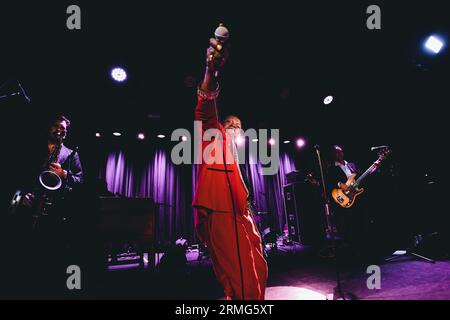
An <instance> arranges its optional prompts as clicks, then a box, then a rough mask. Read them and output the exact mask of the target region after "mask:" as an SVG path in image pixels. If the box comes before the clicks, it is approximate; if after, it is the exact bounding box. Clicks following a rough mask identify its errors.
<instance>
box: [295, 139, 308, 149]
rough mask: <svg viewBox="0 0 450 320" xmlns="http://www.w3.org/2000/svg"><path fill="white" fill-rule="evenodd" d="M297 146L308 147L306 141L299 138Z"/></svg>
mask: <svg viewBox="0 0 450 320" xmlns="http://www.w3.org/2000/svg"><path fill="white" fill-rule="evenodd" d="M296 144H297V147H299V148H303V147H304V146H305V145H306V141H305V139H303V138H298V139H297V142H296Z"/></svg>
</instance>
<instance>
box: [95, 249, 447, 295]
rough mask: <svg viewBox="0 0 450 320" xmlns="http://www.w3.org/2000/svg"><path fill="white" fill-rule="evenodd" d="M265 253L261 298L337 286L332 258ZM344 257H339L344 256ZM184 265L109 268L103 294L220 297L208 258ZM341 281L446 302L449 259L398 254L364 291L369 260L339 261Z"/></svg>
mask: <svg viewBox="0 0 450 320" xmlns="http://www.w3.org/2000/svg"><path fill="white" fill-rule="evenodd" d="M280 249H281V250H279V251H278V252H276V253H271V254H269V257H268V263H269V279H268V287H267V291H266V298H267V299H271V300H324V299H327V298H330V294H331V293H332V292H333V288H334V287H335V284H336V280H335V279H336V278H335V269H334V265H333V263H332V260H331V259H329V258H328V259H326V258H321V257H317V256H316V255H315V254H312V253H311V252H308V251H307V250H303V249H302V248H301V247H300V246H298V247H296V246H294V247H287V248H285V249H284V250H283V249H282V248H280ZM344 258H345V257H343V259H344ZM187 261H188V263H187V265H178V266H177V265H175V264H172V265H163V264H161V265H160V266H159V268H158V270H157V271H153V272H152V271H150V270H139V269H132V270H119V271H114V272H108V273H107V275H106V278H105V279H104V287H103V288H102V290H101V291H103V293H101V292H99V294H100V296H102V297H104V296H105V292H107V294H106V296H107V297H115V298H117V297H128V298H133V297H136V298H150V299H214V300H215V299H222V298H223V293H222V290H221V288H220V286H219V284H218V283H217V281H216V279H215V277H214V274H213V271H212V266H211V263H210V261H209V258H208V257H207V256H203V257H201V258H200V259H199V258H198V253H197V254H196V253H195V252H190V253H188V254H187ZM344 264H345V265H344V266H342V274H341V277H342V285H343V288H344V289H345V291H346V292H350V293H352V294H353V295H354V296H356V297H357V298H358V299H361V300H410V299H411V300H429V299H433V300H434V299H438V300H442V299H445V300H450V261H448V260H446V261H437V262H436V263H434V264H433V263H429V262H425V261H422V260H416V259H411V258H409V257H402V258H400V259H398V260H396V261H392V262H384V263H382V264H379V267H380V271H381V282H380V284H381V288H380V289H368V288H367V279H368V277H369V276H370V274H368V273H366V271H367V267H368V266H369V264H367V265H364V264H361V263H358V264H352V263H344Z"/></svg>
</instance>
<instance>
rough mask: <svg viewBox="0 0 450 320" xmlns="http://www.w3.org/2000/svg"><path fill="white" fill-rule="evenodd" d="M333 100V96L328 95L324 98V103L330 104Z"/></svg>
mask: <svg viewBox="0 0 450 320" xmlns="http://www.w3.org/2000/svg"><path fill="white" fill-rule="evenodd" d="M332 101H333V96H326V97H325V99H323V104H330V103H331V102H332Z"/></svg>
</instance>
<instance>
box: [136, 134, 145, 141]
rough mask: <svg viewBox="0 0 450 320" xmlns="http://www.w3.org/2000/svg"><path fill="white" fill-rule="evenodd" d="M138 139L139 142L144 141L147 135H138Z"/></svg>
mask: <svg viewBox="0 0 450 320" xmlns="http://www.w3.org/2000/svg"><path fill="white" fill-rule="evenodd" d="M137 138H138V139H139V140H144V139H145V134H143V133H142V132H141V133H138V135H137Z"/></svg>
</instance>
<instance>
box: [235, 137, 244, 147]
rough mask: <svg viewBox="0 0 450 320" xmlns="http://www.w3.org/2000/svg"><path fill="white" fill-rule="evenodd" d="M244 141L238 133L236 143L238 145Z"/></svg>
mask: <svg viewBox="0 0 450 320" xmlns="http://www.w3.org/2000/svg"><path fill="white" fill-rule="evenodd" d="M244 142H245V139H244V137H243V136H241V135H239V136H237V137H236V144H237V145H238V146H240V145H243V144H244Z"/></svg>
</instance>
